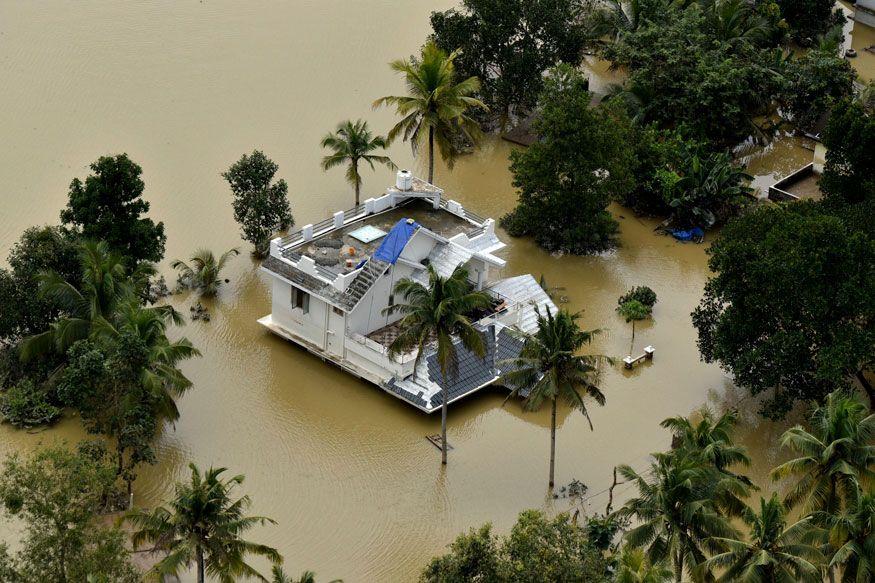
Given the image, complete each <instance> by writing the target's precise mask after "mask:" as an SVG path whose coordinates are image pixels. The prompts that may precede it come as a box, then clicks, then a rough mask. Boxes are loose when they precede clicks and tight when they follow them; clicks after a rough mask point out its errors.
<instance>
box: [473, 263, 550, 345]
mask: <svg viewBox="0 0 875 583" xmlns="http://www.w3.org/2000/svg"><path fill="white" fill-rule="evenodd" d="M489 289H491V290H493V291H495V292H497V293H499V294H501V295H502V296H504V297H506V298H508V299H510V300H511V301H512V302H513V303H515V304H522V305H521V306H520V319H519V328H520V329H521V330H522V331H523V332H526V333H528V334H533V333H534V332H535V331H536V330H537V329H538V316H537V314H536V313H535V306H537V307H538V309H539V310H540V311H541V314H546V313H547V308H549V309H550V311H551V312H552V313H554V314H555V313H556V312H557V311H558V310H557V308H556V304H554V303H553V300H551V299H550V296H549V295H547V292H545V291H544V289H543V288H542V287H541V285H540V284H539V283H538V281H537V280H536V279H535V278H534V277H532V276H531V275H530V274H526V275H518V276H516V277H508V278H506V279H500V280H498V281H496V282H495V283H494V284H492V285H491V286H490V288H489Z"/></svg>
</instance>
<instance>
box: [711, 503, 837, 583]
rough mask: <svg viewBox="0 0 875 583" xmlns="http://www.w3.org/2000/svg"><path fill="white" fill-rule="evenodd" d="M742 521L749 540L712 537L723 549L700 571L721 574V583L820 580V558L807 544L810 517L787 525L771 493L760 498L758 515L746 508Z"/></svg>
mask: <svg viewBox="0 0 875 583" xmlns="http://www.w3.org/2000/svg"><path fill="white" fill-rule="evenodd" d="M741 519H742V521H743V522H744V523H745V525H747V527H748V529H749V531H750V536H749V540H747V541H745V540H742V539H740V538H721V537H718V538H715V539H714V542H715V543H717V544H719V545H721V546H722V547H723V548H725V549H726V550H724V551H722V552H719V553H717V554H715V555H714V556H712V557H711V558H710V559H708V560H707V561H705V562H704V563H703V564H702V570H703V571H714V572H718V573H720V574H721V575H720V577H719V579H718V581H721V582H722V581H746V582H750V583H773V582H775V581H807V582H809V583H819V582H820V581H822V578H821V576H820V568H819V565H820V562H821V561H822V560H823V557H822V555H821V554H820V552H819V551H818V550H817V548H816V547H814V546H812V545H811V544H809V543H808V542H806V540H810V539H811V538H812V536H811V533H812V529H813V525H812V524H811V517H810V516H809V517H805V518H803V519H802V520H800V521H798V522H795V523H793V524H791V525H789V526H788V525H787V520H786V510H785V509H784V505H783V504H781V501H780V500H778V495H777V494H772V497H771V498H770V499H769V500H766V499H765V498H760V510H759V512H755V511H754V510H752V509H751V508H745V511H744V513H743V514H742V515H741Z"/></svg>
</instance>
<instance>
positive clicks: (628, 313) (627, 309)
mask: <svg viewBox="0 0 875 583" xmlns="http://www.w3.org/2000/svg"><path fill="white" fill-rule="evenodd" d="M617 313H618V314H620V315H621V316H622V317H623V318H624V319H625V320H626V322H636V321H638V320H644V319H645V318H647V317H649V316H650V308H648V307H647V306H645V305H644V304H642V303H641V302H639V301H638V300H628V301H625V302H623V303H622V304H620V305H619V306H617Z"/></svg>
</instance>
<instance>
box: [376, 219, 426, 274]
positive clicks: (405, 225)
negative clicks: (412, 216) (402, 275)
mask: <svg viewBox="0 0 875 583" xmlns="http://www.w3.org/2000/svg"><path fill="white" fill-rule="evenodd" d="M418 228H419V223H417V222H416V221H410V222H408V219H400V220H399V221H398V222H397V223H395V226H394V227H392V230H391V231H389V234H388V235H386V238H385V239H383V242H382V243H380V246H379V248H377V250H376V251H375V252H374V257H375V258H376V259H379V260H380V261H385V262H387V263H392V264H394V263H395V262H396V261H398V256H399V255H401V251H403V250H404V246H405V245H407V242H408V241H409V240H410V237H412V236H413V233H415V232H416V229H418Z"/></svg>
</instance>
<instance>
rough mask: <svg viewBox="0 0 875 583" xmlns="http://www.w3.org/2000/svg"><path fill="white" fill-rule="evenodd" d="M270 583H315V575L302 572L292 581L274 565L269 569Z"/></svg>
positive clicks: (340, 582) (280, 568) (279, 567)
mask: <svg viewBox="0 0 875 583" xmlns="http://www.w3.org/2000/svg"><path fill="white" fill-rule="evenodd" d="M270 573H271V579H270V583H316V573H314V572H313V571H304V572H303V573H301V576H300V577H299V578H298V579H294V578H292V577H290V576H289V575H286V572H285V571H283V568H282V567H281V566H280V565H274V566H273V567H272V568H271V571H270ZM331 583H343V581H342V580H341V579H335V580H333V581H331Z"/></svg>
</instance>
